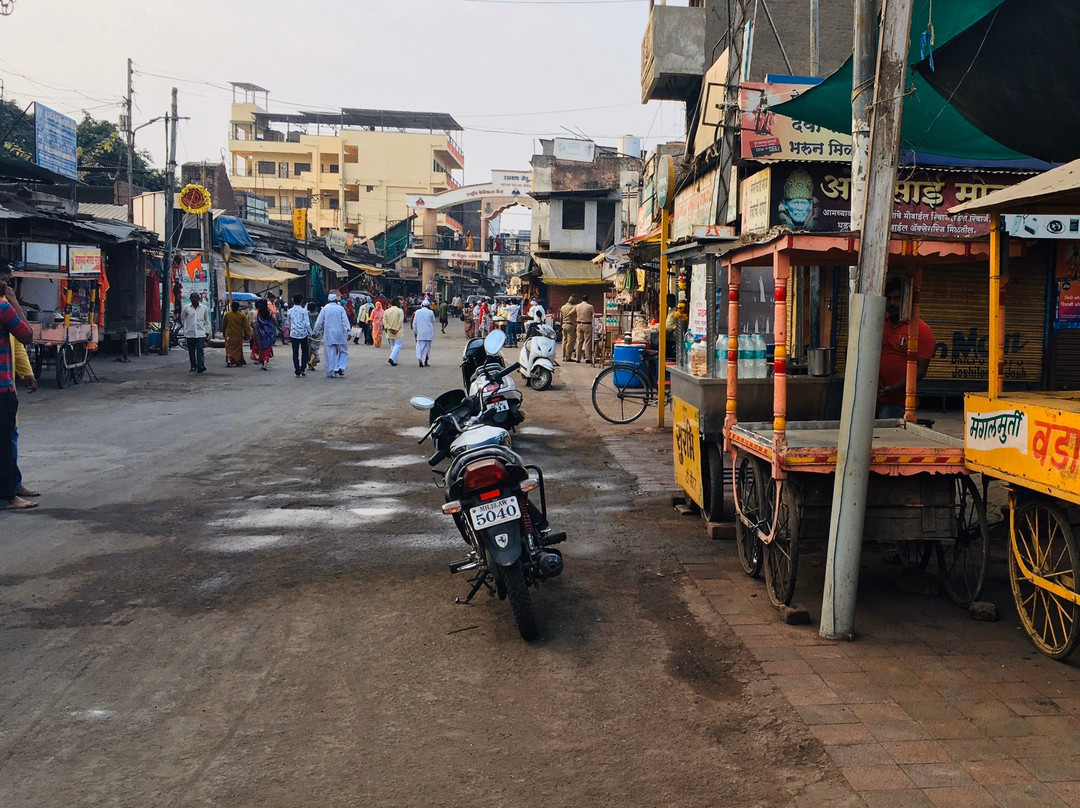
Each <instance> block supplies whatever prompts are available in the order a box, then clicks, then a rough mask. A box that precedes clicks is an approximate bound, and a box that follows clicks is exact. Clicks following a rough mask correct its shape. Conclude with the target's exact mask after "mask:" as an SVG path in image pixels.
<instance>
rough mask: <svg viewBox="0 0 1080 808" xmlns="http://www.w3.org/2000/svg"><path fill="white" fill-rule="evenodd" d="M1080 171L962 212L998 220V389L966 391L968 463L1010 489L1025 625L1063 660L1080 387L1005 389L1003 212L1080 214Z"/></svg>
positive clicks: (1079, 614)
mask: <svg viewBox="0 0 1080 808" xmlns="http://www.w3.org/2000/svg"><path fill="white" fill-rule="evenodd" d="M1078 169H1080V162H1074V163H1069V164H1067V165H1065V166H1062V167H1061V168H1058V169H1054V170H1053V171H1049V172H1047V173H1046V174H1043V175H1041V176H1038V177H1033V178H1032V179H1030V180H1027V181H1025V182H1023V183H1020V184H1018V185H1015V186H1013V187H1012V188H1008V189H1005V190H1004V191H1000V192H996V193H993V194H989V195H987V196H986V197H985V198H983V199H981V200H978V201H977V202H972V203H968V204H966V205H963V206H960V207H958V208H955V209H953V211H954V212H961V211H965V212H966V211H973V210H980V211H990V212H991V213H992V218H993V225H992V226H993V229H992V231H991V263H990V310H989V317H990V339H989V346H988V348H989V354H990V356H989V374H988V375H989V385H988V388H989V389H988V392H987V393H986V394H985V395H982V394H968V395H967V396H965V401H964V416H965V418H964V455H965V460H966V464H967V467H968V469H969V470H970V471H973V472H981V473H983V474H985V475H987V476H989V477H994V478H996V479H999V480H1003V481H1005V482H1006V483H1007V485H1008V501H1009V554H1008V556H1009V584H1010V586H1011V589H1012V593H1013V599H1014V601H1015V603H1016V610H1017V612H1018V614H1019V617H1020V622H1021V623H1022V624H1023V626H1024V630H1025V631H1026V632H1027V634H1028V636H1029V637H1030V638H1031V641H1032V642H1033V643H1034V644H1035V647H1036V648H1038V649H1039V650H1040V651H1042V652H1043V653H1044V654H1046V655H1047V656H1050V657H1052V658H1054V659H1064V658H1065V657H1067V656H1069V654H1071V653H1072V652H1073V650H1074V649H1075V648H1076V645H1077V642H1080V580H1078V576H1080V551H1078V549H1077V540H1076V535H1077V531H1078V530H1080V391H1075V390H1073V391H1061V392H1057V391H1055V392H1021V393H1003V376H1004V373H1003V368H1004V357H1005V354H1004V332H1005V318H1006V314H1007V312H1006V310H1005V307H1004V305H1003V300H1002V287H1003V286H1004V284H1005V278H1006V272H1007V267H1006V265H1005V262H1006V260H1007V259H1006V256H1007V254H1008V249H1007V245H1006V241H1007V239H1006V237H1005V236H1004V235H1003V231H1002V223H1001V214H1002V213H1018V214H1028V215H1031V214H1039V215H1040V216H1041V217H1042V218H1044V219H1045V217H1047V216H1054V215H1059V214H1063V213H1065V214H1068V213H1070V212H1073V214H1072V215H1073V216H1075V213H1074V211H1075V210H1076V209H1077V206H1078V205H1080V182H1078V181H1077V180H1076V176H1077V170H1078ZM1050 232H1054V231H1053V230H1050Z"/></svg>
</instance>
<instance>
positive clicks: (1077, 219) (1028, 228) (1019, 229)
mask: <svg viewBox="0 0 1080 808" xmlns="http://www.w3.org/2000/svg"><path fill="white" fill-rule="evenodd" d="M1001 219H1002V227H1004V229H1005V232H1006V233H1008V234H1009V235H1010V236H1018V237H1020V238H1065V239H1080V214H1071V215H1068V216H1011V215H1010V216H1002V217H1001Z"/></svg>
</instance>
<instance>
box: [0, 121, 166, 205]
mask: <svg viewBox="0 0 1080 808" xmlns="http://www.w3.org/2000/svg"><path fill="white" fill-rule="evenodd" d="M76 135H77V138H78V147H77V148H78V151H77V154H78V165H79V179H80V180H82V181H83V182H85V183H86V184H87V185H98V186H105V185H112V184H113V183H114V182H117V181H119V182H124V181H126V180H127V141H126V140H125V138H124V134H123V132H121V131H120V130H119V129H118V128H117V126H116V124H114V123H111V122H109V121H102V120H98V119H97V118H94V117H92V116H91V115H90V113H88V112H84V113H83V118H82V120H81V121H79V123H78V124H77V126H76ZM0 149H2V150H3V152H4V154H6V155H8V156H10V157H16V158H18V159H20V160H27V161H30V162H33V160H34V107H33V105H31V106H30V107H29V109H24V107H23V106H21V105H19V104H18V103H16V102H14V101H4V102H3V103H2V104H0ZM131 167H132V174H133V176H134V180H135V184H136V185H137V186H139V187H141V188H144V189H146V190H148V191H161V190H163V189H164V188H165V172H164V171H161V170H157V169H154V168H153V162H152V158H151V157H150V153H149V152H148V151H146V150H145V149H138V148H136V149H135V151H134V152H133V153H132V155H131Z"/></svg>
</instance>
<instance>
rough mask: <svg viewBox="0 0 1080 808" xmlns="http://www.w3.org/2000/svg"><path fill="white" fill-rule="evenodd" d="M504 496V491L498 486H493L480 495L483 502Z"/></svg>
mask: <svg viewBox="0 0 1080 808" xmlns="http://www.w3.org/2000/svg"><path fill="white" fill-rule="evenodd" d="M500 496H502V491H500V490H499V489H498V488H492V489H491V490H490V491H485V492H484V493H482V494H481V495H480V501H481V502H487V501H488V500H489V499H498V498H499V497H500Z"/></svg>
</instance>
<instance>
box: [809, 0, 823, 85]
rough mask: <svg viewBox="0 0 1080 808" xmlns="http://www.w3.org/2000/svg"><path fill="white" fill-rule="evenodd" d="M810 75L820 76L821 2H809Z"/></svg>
mask: <svg viewBox="0 0 1080 808" xmlns="http://www.w3.org/2000/svg"><path fill="white" fill-rule="evenodd" d="M810 75H811V76H820V75H821V0H810Z"/></svg>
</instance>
